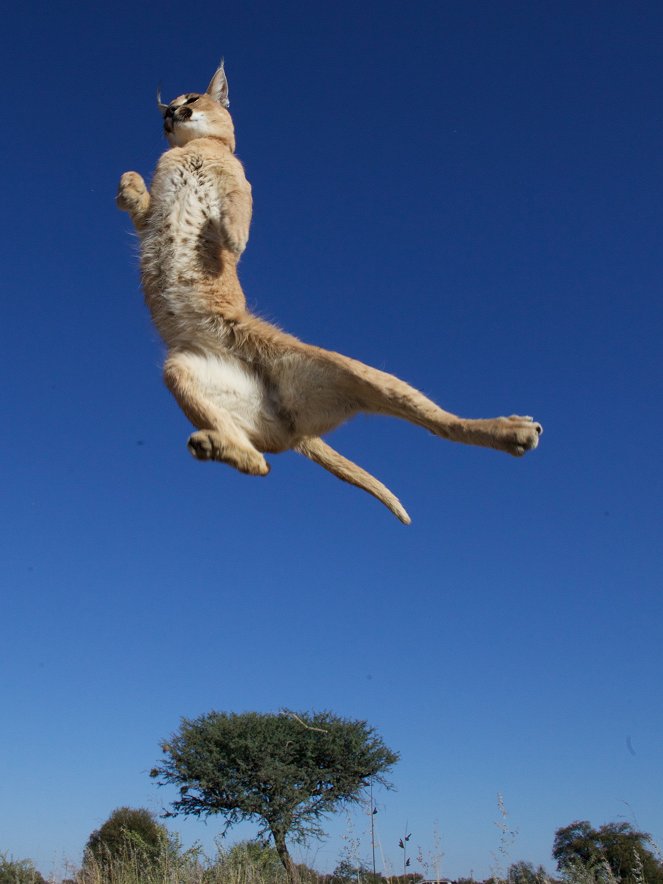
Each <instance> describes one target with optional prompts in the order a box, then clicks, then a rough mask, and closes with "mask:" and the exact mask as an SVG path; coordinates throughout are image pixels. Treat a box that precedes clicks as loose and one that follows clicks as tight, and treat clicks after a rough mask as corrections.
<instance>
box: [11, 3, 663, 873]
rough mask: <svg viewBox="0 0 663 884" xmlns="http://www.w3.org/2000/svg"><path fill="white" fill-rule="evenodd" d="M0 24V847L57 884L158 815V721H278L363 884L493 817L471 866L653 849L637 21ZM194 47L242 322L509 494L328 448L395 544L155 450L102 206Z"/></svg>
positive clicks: (655, 530)
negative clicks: (317, 364)
mask: <svg viewBox="0 0 663 884" xmlns="http://www.w3.org/2000/svg"><path fill="white" fill-rule="evenodd" d="M4 24H5V27H4V28H3V33H2V36H0V40H1V41H2V47H1V48H2V51H1V52H0V58H1V59H2V65H3V67H4V77H3V82H4V90H3V91H4V96H5V98H4V113H3V129H4V139H3V148H4V151H3V155H4V161H3V167H4V175H3V205H4V207H5V212H4V213H3V216H4V217H3V221H2V224H3V234H2V237H1V240H0V241H1V248H2V250H3V252H4V255H3V261H2V266H3V286H2V288H3V312H4V321H3V323H2V337H3V352H4V354H5V383H4V385H3V397H2V398H3V414H4V415H5V420H4V427H5V444H4V445H3V446H2V451H3V454H2V457H3V460H4V465H3V467H4V468H3V490H2V495H1V498H0V499H1V501H2V514H1V518H2V526H3V527H2V545H3V554H2V561H3V566H2V573H3V601H2V627H3V629H2V632H3V642H2V648H1V650H0V660H1V672H2V680H1V685H2V710H3V726H2V728H0V781H1V782H2V790H1V792H0V833H1V839H2V841H1V843H0V850H7V851H10V852H11V853H13V854H14V855H15V856H16V857H27V856H30V857H32V858H33V859H34V860H35V861H36V862H37V863H38V865H39V867H40V868H41V869H42V871H44V872H49V871H50V870H51V869H59V868H61V867H62V862H63V858H68V859H69V860H72V861H74V862H76V861H78V860H79V859H80V854H81V850H82V847H83V845H84V843H85V841H86V839H87V837H88V835H89V834H90V832H91V831H92V830H93V829H94V828H96V827H98V826H99V825H100V824H101V822H103V820H104V819H106V817H107V816H108V814H109V813H110V812H111V811H112V810H113V808H115V807H117V806H119V805H126V804H128V805H132V806H146V807H149V808H151V809H153V810H155V811H160V810H161V809H162V808H164V807H166V806H167V803H168V800H169V793H168V792H167V791H166V790H158V789H157V788H156V787H155V786H154V784H153V782H152V781H151V780H150V779H149V777H148V775H147V772H148V771H149V769H150V767H151V766H152V765H153V763H154V762H155V760H156V759H157V758H158V756H159V749H158V744H159V741H160V740H161V739H163V738H165V737H167V736H168V735H169V734H170V733H172V732H173V731H174V730H175V729H176V728H177V726H178V723H179V720H180V717H181V716H196V715H198V714H201V713H203V712H207V711H209V710H210V709H220V710H229V711H242V710H259V711H276V710H278V709H279V708H281V707H288V708H291V709H331V710H333V711H335V712H337V713H339V714H341V715H344V716H349V717H357V718H362V719H366V720H368V721H369V722H370V723H371V724H372V725H374V726H375V727H376V728H377V729H378V730H379V732H380V733H381V735H382V736H383V738H384V740H385V741H386V742H387V744H388V745H389V746H391V747H392V748H393V749H396V750H398V751H399V752H400V753H401V756H402V760H401V762H400V763H399V765H398V766H397V768H396V769H395V771H394V776H393V780H394V785H395V787H396V790H395V791H394V792H390V793H386V792H381V793H380V794H379V795H378V796H377V798H378V805H379V808H380V813H379V814H378V816H377V821H378V835H379V838H380V843H381V844H382V847H383V851H384V853H385V855H386V857H387V860H388V863H390V864H391V866H392V867H393V868H395V869H396V870H397V869H398V868H399V863H400V861H401V856H400V852H399V850H398V847H397V842H398V838H399V837H400V836H401V835H402V834H403V832H404V829H405V827H406V826H407V828H408V830H410V831H412V832H413V836H412V843H413V844H414V845H415V846H416V845H421V847H422V848H423V852H424V854H425V855H428V856H429V857H430V853H431V852H436V850H437V848H436V847H435V842H436V840H437V838H438V836H439V841H440V845H441V848H440V849H441V850H442V851H444V854H445V856H444V859H443V861H442V869H441V870H442V873H443V874H445V875H449V876H451V877H454V876H457V875H466V874H469V873H470V871H473V872H474V874H475V876H477V877H483V876H485V875H488V874H490V871H491V867H493V866H494V859H493V856H492V854H493V853H495V852H497V851H498V848H499V830H498V829H497V828H496V826H495V825H494V822H495V821H496V820H498V819H499V813H498V809H497V799H496V796H497V794H498V793H501V794H503V796H504V803H505V806H506V808H507V811H508V814H509V816H508V822H509V825H510V826H511V827H512V828H514V829H517V832H518V833H517V835H516V837H515V840H514V842H513V844H512V845H511V846H510V848H509V852H510V858H511V859H513V860H516V859H520V858H522V859H527V860H531V861H533V862H535V863H539V862H541V863H544V864H546V865H548V866H549V867H551V868H552V865H551V861H550V850H551V846H552V839H553V835H554V831H555V829H556V828H558V827H560V826H563V825H566V824H568V823H570V822H571V821H572V820H575V819H589V820H591V821H592V823H594V824H596V825H598V824H600V823H603V822H606V821H612V820H618V819H627V820H629V821H631V822H634V823H635V824H637V825H638V826H640V827H641V828H643V829H645V830H646V831H649V832H651V833H652V834H653V835H654V837H655V838H657V839H659V841H663V810H662V807H663V805H662V804H661V800H660V795H661V791H662V787H663V750H662V747H663V740H662V736H663V704H661V701H660V700H661V683H662V680H661V676H662V675H663V672H662V668H663V667H662V665H661V653H660V648H661V615H662V614H663V610H662V608H663V604H662V601H661V582H662V581H661V570H662V569H661V565H662V554H661V553H662V549H663V546H662V544H661V527H662V526H661V491H662V488H661V466H660V444H659V440H660V438H661V436H662V434H663V421H662V419H661V382H660V378H661V335H662V331H663V328H662V326H663V322H662V319H663V308H662V306H661V282H662V279H663V272H662V266H661V257H660V256H661V220H662V218H661V205H662V203H663V193H662V189H663V188H662V185H663V171H662V169H663V166H662V164H661V149H662V144H663V111H662V110H661V99H660V93H661V80H662V77H663V60H662V58H661V53H660V41H661V33H662V28H663V7H661V5H660V4H657V3H654V2H651V3H648V2H643V3H639V2H636V3H630V4H623V3H616V2H580V3H570V2H557V3H547V2H545V3H544V2H537V0H533V2H527V3H525V2H500V3H494V2H483V0H477V2H472V3H470V2H460V0H458V2H443V0H436V2H424V0H416V2H410V3H405V2H394V0H380V2H364V3H349V2H345V0H340V2H335V3H319V2H315V3H303V2H302V3H299V2H283V3H267V2H242V3H237V4H234V5H231V4H226V5H225V6H222V5H220V4H212V3H209V2H207V0H190V2H189V3H187V4H185V5H184V4H176V3H173V2H169V0H165V2H161V3H159V4H158V5H157V4H152V3H127V2H118V3H114V4H112V6H111V5H100V4H86V5H83V4H74V3H71V4H56V5H51V4H47V3H45V2H44V3H38V2H27V3H23V4H13V6H12V7H11V8H10V9H9V11H8V14H7V15H6V16H5V18H4ZM221 55H224V56H225V59H226V67H227V71H228V77H229V81H230V90H231V109H232V111H233V115H234V119H235V124H236V129H237V140H238V155H239V157H240V158H241V159H242V161H243V162H244V164H245V167H246V171H247V176H248V178H249V180H250V181H251V182H252V184H253V188H254V198H255V206H254V221H253V226H252V230H251V239H250V242H249V246H248V248H247V251H246V253H245V256H244V258H243V261H242V264H241V278H242V281H243V283H244V286H245V289H246V293H247V297H248V300H249V302H250V304H251V305H252V306H253V307H254V309H256V310H257V311H258V312H259V313H260V314H261V315H263V316H265V317H266V318H268V319H271V320H274V321H276V322H278V323H279V324H280V325H281V326H282V327H283V328H286V329H287V330H289V331H291V332H293V333H295V334H297V335H299V336H300V337H302V338H304V339H306V340H308V341H310V342H312V343H317V344H320V345H323V346H327V347H330V348H332V349H335V350H339V351H341V352H345V353H348V354H349V355H352V356H355V357H357V358H360V359H363V360H364V361H366V362H369V363H371V364H373V365H375V366H377V367H379V368H382V369H384V370H387V371H391V372H394V373H396V374H398V375H399V376H401V377H403V378H404V379H406V380H408V381H410V382H411V383H413V384H414V385H415V386H417V387H419V388H420V389H422V390H423V391H424V392H426V393H427V394H428V395H430V396H431V397H432V398H434V399H435V400H436V401H438V402H439V403H440V404H441V405H442V406H443V407H445V408H448V409H450V410H452V411H456V412H458V413H461V414H464V415H466V416H471V417H488V416H493V415H497V414H509V413H512V412H520V413H525V414H534V415H535V416H536V417H537V419H539V420H541V422H542V423H543V424H544V427H545V435H544V437H543V439H542V442H541V445H540V447H539V449H538V450H537V451H536V452H534V453H533V454H531V455H529V456H528V457H526V458H525V459H524V460H520V461H518V460H514V459H511V458H508V457H506V456H504V455H501V454H498V453H496V452H492V451H483V450H480V449H471V448H465V447H462V446H454V445H451V444H448V443H444V442H442V441H440V440H438V439H435V438H433V437H432V436H430V435H427V434H426V433H424V432H422V431H421V430H418V429H416V428H414V427H412V426H409V425H407V424H403V423H399V422H396V421H393V420H387V419H379V418H368V417H365V418H360V419H357V420H356V421H354V422H353V423H351V424H349V425H348V426H346V427H344V428H342V429H341V430H339V431H337V432H336V433H335V434H334V436H333V444H334V446H335V447H337V448H338V449H339V450H340V451H342V452H343V453H344V454H346V455H347V456H349V457H351V458H353V459H356V460H357V462H359V463H360V464H362V466H365V467H366V468H367V469H369V470H370V471H371V472H374V473H375V474H376V475H377V476H378V477H380V478H381V479H382V480H383V481H385V482H386V483H387V484H388V485H389V486H390V487H391V488H392V489H393V490H394V491H395V492H396V493H397V494H398V495H399V496H400V498H401V499H402V501H403V503H404V504H405V506H406V507H407V509H408V510H409V512H410V514H411V516H412V518H413V524H412V526H411V527H409V528H405V527H404V526H402V525H400V524H399V523H398V522H397V521H396V520H395V519H394V518H393V516H391V515H390V514H389V513H388V512H387V511H386V510H385V509H383V508H382V507H380V505H379V504H378V503H377V502H376V501H374V500H373V499H372V498H370V497H368V496H367V495H364V494H361V493H360V492H359V491H357V490H356V489H353V488H350V487H349V486H346V485H343V484H342V483H340V482H338V481H337V480H335V479H334V478H333V477H331V476H329V475H328V474H326V473H325V472H324V471H322V470H320V469H319V468H318V467H315V466H314V465H313V464H311V463H309V462H308V461H305V460H304V459H303V458H301V457H298V456H297V455H295V454H286V455H281V456H278V457H272V458H271V463H272V472H271V474H270V475H269V477H267V478H266V479H253V478H248V477H245V476H241V475H239V474H237V473H235V472H233V471H232V470H230V469H228V468H225V467H223V466H221V465H217V464H200V463H197V462H195V461H194V460H193V459H192V458H191V457H190V456H189V455H188V453H187V451H186V448H185V442H186V438H187V435H188V432H189V427H188V424H187V421H186V419H185V418H184V416H183V415H182V414H181V413H180V412H179V411H178V409H177V406H176V405H175V403H174V401H173V400H171V398H170V395H169V393H168V392H167V390H166V389H165V388H164V387H163V385H162V382H161V376H160V364H161V360H162V353H163V351H162V346H161V344H160V342H159V340H158V338H157V336H156V333H155V332H154V330H153V329H152V327H151V324H150V320H149V317H148V315H147V312H146V310H145V307H144V306H143V303H142V298H141V294H140V291H139V284H138V266H137V248H136V240H135V238H134V237H133V236H132V234H131V230H130V225H129V222H128V219H127V218H126V217H125V216H123V215H121V214H120V213H118V212H117V210H116V209H115V206H114V195H115V190H116V186H117V180H118V178H119V176H120V174H121V173H122V172H124V171H125V170H127V169H136V170H138V171H140V172H141V173H143V174H144V175H146V176H149V174H150V171H151V169H152V168H153V167H154V164H155V162H156V159H157V157H158V155H159V153H160V152H161V151H162V150H163V149H164V146H165V145H164V142H163V140H162V136H161V127H160V118H159V115H158V112H157V110H156V107H155V89H156V85H157V83H159V82H161V84H162V90H163V96H164V98H165V99H169V98H172V97H174V96H175V95H177V94H179V93H181V92H183V91H191V90H201V89H204V88H205V86H206V84H207V82H208V80H209V78H210V76H211V74H212V73H213V71H214V68H215V66H216V63H217V61H218V59H219V57H220V56H221ZM367 825H368V823H367V819H366V818H365V817H362V815H361V814H359V815H357V816H355V818H354V821H353V822H352V826H353V827H354V829H353V830H354V832H355V835H356V837H357V838H358V839H359V840H360V842H361V847H360V852H361V854H362V856H363V857H364V858H368V857H369V855H370V843H369V840H368V837H367V835H366V828H367ZM173 828H175V829H176V830H178V831H180V832H182V834H183V837H184V840H185V843H191V842H192V841H193V840H195V839H201V840H202V841H203V842H204V843H205V844H206V845H209V844H211V841H212V838H213V837H214V835H215V833H216V832H217V831H218V828H219V827H217V826H216V824H215V822H214V820H210V822H209V823H208V824H207V825H204V824H203V823H201V822H198V821H186V820H183V821H180V820H176V821H175V822H174V824H173ZM329 831H330V838H329V840H328V841H327V842H325V843H323V844H318V845H316V844H313V845H311V847H310V850H309V851H308V852H306V853H305V854H303V858H305V859H308V860H309V861H311V862H314V863H315V864H316V865H317V866H318V867H319V868H321V869H323V870H330V869H332V868H333V867H334V865H335V863H336V862H337V860H338V858H339V856H340V854H341V852H342V850H343V849H344V847H347V845H348V843H349V841H348V833H349V829H348V822H347V820H346V819H345V818H344V817H343V816H342V815H341V816H339V817H338V818H335V819H332V820H330V823H329ZM251 832H252V830H251V829H246V830H241V831H238V833H237V837H239V836H240V835H244V836H246V835H249V834H251ZM436 833H437V834H436ZM415 868H418V866H416V865H415Z"/></svg>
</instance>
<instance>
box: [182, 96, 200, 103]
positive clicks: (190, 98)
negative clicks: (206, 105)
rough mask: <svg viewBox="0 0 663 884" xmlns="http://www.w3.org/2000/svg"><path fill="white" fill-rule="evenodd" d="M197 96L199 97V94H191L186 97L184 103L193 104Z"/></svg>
mask: <svg viewBox="0 0 663 884" xmlns="http://www.w3.org/2000/svg"><path fill="white" fill-rule="evenodd" d="M199 98H200V95H191V96H190V97H189V98H187V100H186V101H185V102H184V104H193V103H194V101H198V99H199Z"/></svg>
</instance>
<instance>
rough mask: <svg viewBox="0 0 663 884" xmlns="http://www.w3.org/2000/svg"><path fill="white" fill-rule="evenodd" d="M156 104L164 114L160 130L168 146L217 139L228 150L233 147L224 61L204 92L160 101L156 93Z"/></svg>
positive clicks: (190, 93) (233, 132) (233, 137)
mask: <svg viewBox="0 0 663 884" xmlns="http://www.w3.org/2000/svg"><path fill="white" fill-rule="evenodd" d="M157 104H158V105H159V110H160V111H161V115H162V116H163V129H164V132H165V133H166V138H167V139H168V144H170V146H171V147H183V146H184V145H185V144H188V143H189V141H193V139H194V138H210V137H211V138H219V139H221V141H223V142H224V143H225V144H226V145H227V146H228V147H229V148H230V150H231V151H234V150H235V128H234V126H233V121H232V118H231V116H230V114H229V113H228V105H229V104H230V102H229V101H228V80H227V79H226V74H225V71H224V69H223V62H221V64H220V65H219V67H218V69H217V71H216V73H215V74H214V76H213V77H212V79H211V81H210V84H209V86H208V87H207V91H206V92H204V93H203V94H202V95H201V94H200V93H198V92H187V93H186V94H185V95H180V96H178V97H177V98H174V99H173V100H172V101H171V102H170V104H162V102H161V96H160V95H159V93H158V92H157Z"/></svg>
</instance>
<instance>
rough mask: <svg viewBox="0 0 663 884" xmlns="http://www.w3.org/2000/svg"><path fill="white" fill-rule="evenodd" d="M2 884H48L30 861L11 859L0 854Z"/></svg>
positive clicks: (4, 854) (0, 882) (0, 881)
mask: <svg viewBox="0 0 663 884" xmlns="http://www.w3.org/2000/svg"><path fill="white" fill-rule="evenodd" d="M0 884H47V882H46V879H45V878H42V876H41V875H40V874H39V872H38V871H37V869H36V868H35V867H34V865H33V863H32V862H31V860H29V859H19V860H15V859H9V857H8V856H7V854H6V853H0Z"/></svg>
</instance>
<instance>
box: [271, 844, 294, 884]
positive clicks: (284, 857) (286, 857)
mask: <svg viewBox="0 0 663 884" xmlns="http://www.w3.org/2000/svg"><path fill="white" fill-rule="evenodd" d="M272 838H273V839H274V846H275V847H276V852H277V853H278V855H279V858H280V860H281V862H282V863H283V868H284V869H285V874H286V877H287V878H288V884H298V882H299V873H298V872H297V867H296V865H295V864H294V862H293V861H292V857H291V856H290V854H289V852H288V848H287V847H286V843H285V835H283V834H282V833H281V832H274V831H273V832H272Z"/></svg>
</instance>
